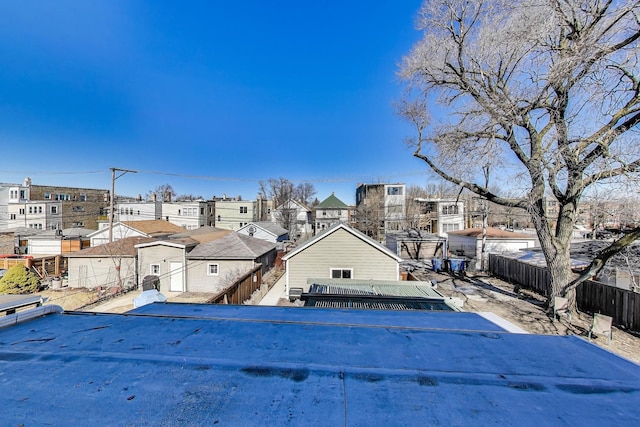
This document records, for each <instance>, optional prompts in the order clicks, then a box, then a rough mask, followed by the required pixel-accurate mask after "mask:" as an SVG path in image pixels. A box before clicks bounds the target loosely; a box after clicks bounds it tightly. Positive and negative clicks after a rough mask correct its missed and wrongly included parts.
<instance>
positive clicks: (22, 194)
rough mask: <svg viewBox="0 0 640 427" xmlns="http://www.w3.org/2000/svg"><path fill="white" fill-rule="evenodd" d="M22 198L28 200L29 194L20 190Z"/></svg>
mask: <svg viewBox="0 0 640 427" xmlns="http://www.w3.org/2000/svg"><path fill="white" fill-rule="evenodd" d="M20 198H21V199H26V198H27V193H26V192H25V191H24V190H20Z"/></svg>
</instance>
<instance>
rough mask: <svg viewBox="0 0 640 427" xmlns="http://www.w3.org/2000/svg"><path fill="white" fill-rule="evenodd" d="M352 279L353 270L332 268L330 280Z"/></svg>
mask: <svg viewBox="0 0 640 427" xmlns="http://www.w3.org/2000/svg"><path fill="white" fill-rule="evenodd" d="M352 277H353V268H332V269H331V278H332V279H351V278H352Z"/></svg>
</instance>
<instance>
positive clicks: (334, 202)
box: [316, 193, 348, 209]
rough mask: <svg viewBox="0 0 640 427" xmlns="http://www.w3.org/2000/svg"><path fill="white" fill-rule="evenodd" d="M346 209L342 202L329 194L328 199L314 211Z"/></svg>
mask: <svg viewBox="0 0 640 427" xmlns="http://www.w3.org/2000/svg"><path fill="white" fill-rule="evenodd" d="M347 207H348V206H347V205H346V204H345V203H344V202H343V201H342V200H340V199H338V198H337V197H336V196H335V195H334V194H333V193H331V195H330V196H329V197H327V198H326V199H324V200H323V201H322V202H320V204H318V206H316V209H332V208H333V209H344V208H347Z"/></svg>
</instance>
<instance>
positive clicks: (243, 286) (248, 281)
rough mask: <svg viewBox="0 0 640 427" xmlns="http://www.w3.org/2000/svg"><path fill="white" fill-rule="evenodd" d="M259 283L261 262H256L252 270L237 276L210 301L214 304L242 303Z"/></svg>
mask: <svg viewBox="0 0 640 427" xmlns="http://www.w3.org/2000/svg"><path fill="white" fill-rule="evenodd" d="M261 283H262V264H258V265H257V266H256V267H254V268H253V270H251V271H249V272H247V273H245V274H244V275H242V276H241V277H239V278H238V280H236V281H235V282H234V283H233V285H231V286H229V287H228V288H226V289H225V290H224V291H222V292H220V293H219V294H218V295H216V296H215V297H213V298H212V299H211V301H210V302H212V303H214V304H242V303H243V302H244V301H246V300H248V299H250V298H251V295H252V294H253V293H254V292H255V291H256V290H257V289H258V288H259V287H260V284H261Z"/></svg>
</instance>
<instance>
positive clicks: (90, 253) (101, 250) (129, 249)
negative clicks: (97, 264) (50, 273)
mask: <svg viewBox="0 0 640 427" xmlns="http://www.w3.org/2000/svg"><path fill="white" fill-rule="evenodd" d="M155 240H156V239H155V238H153V237H143V236H133V237H125V238H124V239H118V240H115V241H113V242H111V243H105V244H102V245H98V246H92V247H90V248H87V249H82V250H80V251H76V252H72V253H69V254H65V255H64V256H66V257H68V258H85V257H105V256H107V257H113V256H135V255H136V253H137V249H136V245H139V244H143V243H149V242H153V241H155Z"/></svg>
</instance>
